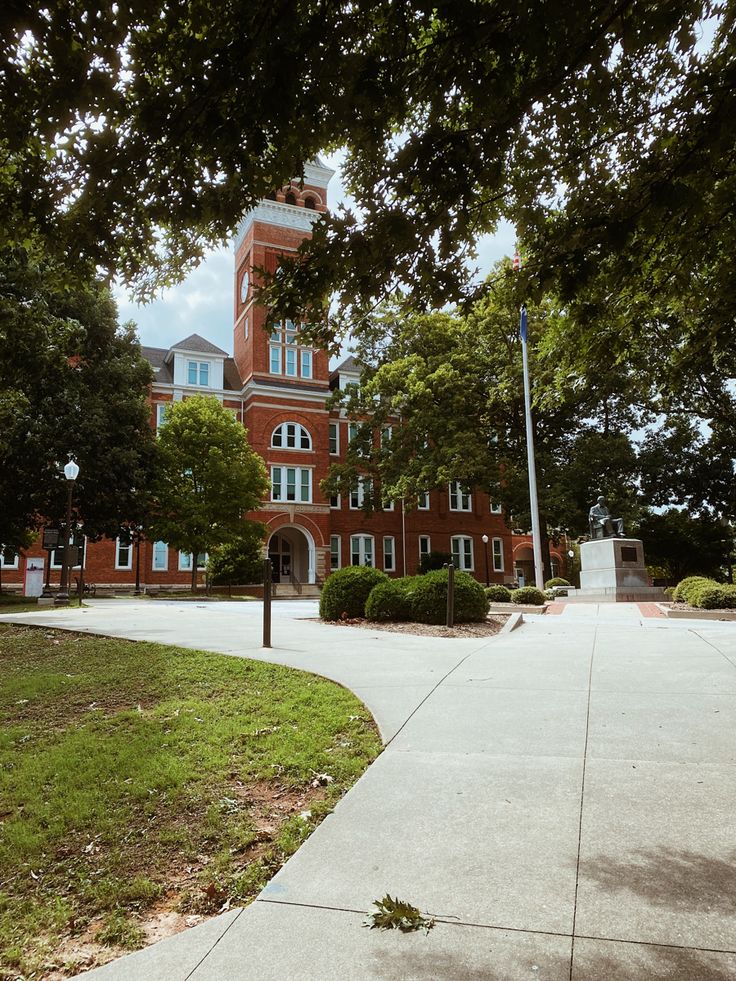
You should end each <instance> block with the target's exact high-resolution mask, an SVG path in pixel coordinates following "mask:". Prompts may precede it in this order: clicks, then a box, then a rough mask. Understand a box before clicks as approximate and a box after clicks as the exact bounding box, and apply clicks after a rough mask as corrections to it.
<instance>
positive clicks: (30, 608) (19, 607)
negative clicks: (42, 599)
mask: <svg viewBox="0 0 736 981" xmlns="http://www.w3.org/2000/svg"><path fill="white" fill-rule="evenodd" d="M74 605H76V600H74ZM41 609H46V610H53V606H50V607H48V606H47V607H41V606H39V605H38V603H37V602H36V600H35V599H27V598H26V597H25V596H20V595H19V594H18V593H0V613H38V611H39V610H41Z"/></svg>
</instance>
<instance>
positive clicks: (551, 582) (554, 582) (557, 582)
mask: <svg viewBox="0 0 736 981" xmlns="http://www.w3.org/2000/svg"><path fill="white" fill-rule="evenodd" d="M553 586H572V583H570V582H568V581H567V579H560V577H559V576H553V577H552V578H551V579H548V580H547V582H546V583H545V584H544V588H545V589H552V587H553Z"/></svg>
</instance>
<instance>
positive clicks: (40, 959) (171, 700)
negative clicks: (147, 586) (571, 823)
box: [0, 624, 380, 979]
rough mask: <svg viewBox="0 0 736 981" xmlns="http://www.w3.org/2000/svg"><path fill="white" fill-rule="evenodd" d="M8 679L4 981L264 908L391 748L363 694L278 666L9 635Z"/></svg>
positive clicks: (0, 904)
mask: <svg viewBox="0 0 736 981" xmlns="http://www.w3.org/2000/svg"><path fill="white" fill-rule="evenodd" d="M0 673H1V674H2V678H3V685H2V687H1V688H0V723H1V725H0V978H1V979H11V978H12V979H17V978H31V977H33V978H34V979H40V978H44V977H48V978H51V977H54V978H56V977H63V976H64V975H69V974H74V973H76V972H77V971H79V970H81V969H83V968H89V967H92V966H94V965H95V964H98V963H102V962H104V960H106V959H110V957H111V956H113V955H115V954H118V953H120V952H122V951H123V950H127V949H132V948H135V947H138V946H141V945H143V944H145V943H147V942H150V941H151V940H153V939H158V938H159V937H160V936H162V935H165V932H166V931H168V932H172V930H176V929H181V928H183V927H184V926H185V925H188V924H190V923H192V922H196V921H197V920H198V919H200V918H201V917H202V916H206V915H209V914H211V913H215V912H218V911H219V910H221V909H223V908H227V907H228V906H229V905H230V904H232V905H236V904H243V903H245V902H248V901H249V900H250V899H251V898H252V897H253V896H254V895H255V894H256V893H257V892H258V891H259V890H260V889H261V888H262V886H263V885H264V884H265V883H266V882H267V881H268V879H269V878H270V877H271V875H273V873H274V872H275V871H276V870H277V869H278V868H279V867H280V866H281V864H282V863H283V862H284V860H285V859H286V858H287V857H288V856H289V855H290V854H292V852H294V851H295V850H296V849H297V848H298V847H299V845H300V844H301V843H302V842H303V841H304V840H305V838H307V837H308V835H309V834H310V833H311V831H312V830H313V828H314V827H315V826H316V825H317V824H318V823H319V822H320V820H321V819H322V817H323V816H324V815H325V814H327V813H328V812H329V811H330V810H331V809H332V807H333V806H334V803H335V802H336V800H337V799H338V798H339V797H340V796H341V795H342V794H343V793H344V792H345V790H346V789H347V788H348V787H349V786H350V785H351V784H352V783H353V782H354V781H355V780H356V779H357V777H358V776H360V774H361V773H362V772H363V770H364V769H365V767H366V766H367V765H368V764H369V763H370V762H371V761H372V760H373V759H374V758H375V757H376V755H377V754H378V753H379V751H380V740H379V738H378V734H377V732H376V729H375V726H374V724H373V721H372V719H371V717H370V715H369V713H368V711H367V710H366V708H365V707H364V706H363V705H362V704H361V703H360V702H359V701H358V700H357V699H356V698H355V697H354V696H353V695H352V694H351V693H349V692H348V691H346V690H345V689H343V688H341V687H339V686H338V685H336V684H333V683H331V682H329V681H325V680H324V679H320V678H317V677H315V676H313V675H309V674H305V673H304V672H301V671H296V670H293V669H290V668H284V667H279V666H276V665H269V664H262V663H259V662H256V661H247V660H243V659H240V658H233V657H226V656H224V655H218V654H208V653H203V652H198V651H187V650H181V649H179V648H173V647H166V646H163V645H158V644H136V643H133V642H130V641H123V640H115V639H107V638H99V637H87V636H78V635H75V634H70V633H66V632H60V631H59V632H57V631H52V630H48V629H43V630H38V629H30V628H23V627H20V626H15V625H13V626H11V625H8V624H0ZM164 921H165V922H166V924H167V926H166V928H165V932H164V933H161V931H160V927H161V923H163V922H164Z"/></svg>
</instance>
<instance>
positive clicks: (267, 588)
mask: <svg viewBox="0 0 736 981" xmlns="http://www.w3.org/2000/svg"><path fill="white" fill-rule="evenodd" d="M271 573H272V567H271V560H270V559H264V560H263V646H264V647H270V646H271Z"/></svg>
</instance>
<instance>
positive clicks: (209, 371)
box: [187, 358, 212, 388]
mask: <svg viewBox="0 0 736 981" xmlns="http://www.w3.org/2000/svg"><path fill="white" fill-rule="evenodd" d="M193 364H194V365H196V366H197V371H196V375H197V380H196V381H194V382H192V381H189V368H190V366H191V365H193ZM204 367H206V368H207V381H206V382H201V381H200V380H199V379H200V376H201V374H202V368H204ZM211 379H212V364H211V362H209V361H190V360H189V358H187V385H188V386H189V387H190V388H212V383H211Z"/></svg>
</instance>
